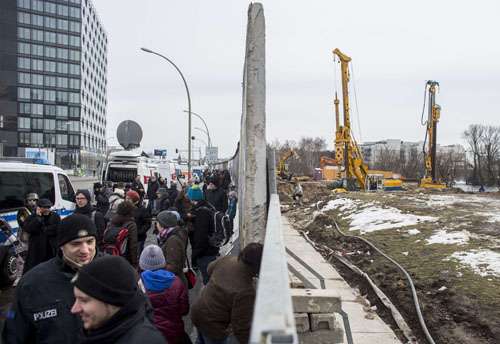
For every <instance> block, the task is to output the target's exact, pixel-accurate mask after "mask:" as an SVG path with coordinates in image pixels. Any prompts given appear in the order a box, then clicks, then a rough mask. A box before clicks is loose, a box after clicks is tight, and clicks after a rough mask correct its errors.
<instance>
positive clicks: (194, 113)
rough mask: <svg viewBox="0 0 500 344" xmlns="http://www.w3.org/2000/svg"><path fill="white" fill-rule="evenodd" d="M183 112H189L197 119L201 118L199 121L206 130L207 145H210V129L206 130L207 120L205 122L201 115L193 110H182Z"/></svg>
mask: <svg viewBox="0 0 500 344" xmlns="http://www.w3.org/2000/svg"><path fill="white" fill-rule="evenodd" d="M184 112H185V113H191V114H192V115H195V116H196V117H198V118H199V119H201V121H202V122H203V125H204V126H205V129H206V130H207V137H208V147H212V139H211V138H210V131H209V130H208V125H207V122H205V120H204V119H203V117H201V115H199V114H197V113H196V112H193V111H191V110H190V111H189V112H188V111H187V110H184Z"/></svg>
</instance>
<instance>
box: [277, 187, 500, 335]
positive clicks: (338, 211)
mask: <svg viewBox="0 0 500 344" xmlns="http://www.w3.org/2000/svg"><path fill="white" fill-rule="evenodd" d="M302 186H303V188H304V199H303V205H302V206H293V205H292V202H291V201H292V200H291V197H290V188H291V186H290V184H287V183H283V182H280V184H279V192H280V199H281V202H282V210H283V212H284V213H285V215H286V216H288V217H289V218H290V219H291V221H290V223H291V224H293V226H294V227H295V228H296V229H298V230H302V231H304V232H306V233H308V236H309V237H310V238H311V239H312V240H313V241H314V242H316V243H317V244H319V245H326V246H327V247H328V248H329V249H331V250H334V251H336V252H337V253H340V254H342V255H343V256H344V257H346V258H348V259H349V260H350V261H351V262H353V263H354V264H355V265H357V266H358V267H359V268H361V269H362V270H364V271H365V272H366V273H368V274H369V275H370V277H371V278H372V279H373V280H374V281H375V283H376V284H377V285H378V286H379V287H380V288H381V289H382V290H383V291H384V292H385V293H386V295H387V296H389V298H390V299H391V301H392V302H393V303H394V304H395V305H396V306H397V307H398V309H399V310H400V312H401V313H402V314H403V316H404V317H405V320H406V321H407V322H408V324H409V325H410V326H411V327H412V329H413V331H414V334H415V335H416V336H417V338H418V339H419V342H420V343H426V341H425V340H424V335H423V332H422V331H421V328H420V326H419V323H418V319H417V317H416V312H415V308H414V305H413V300H412V298H411V293H410V291H409V286H408V284H407V282H406V280H405V278H404V276H403V275H402V274H401V273H400V272H399V271H398V270H397V269H396V268H395V267H394V266H393V265H392V264H391V263H390V262H389V261H387V260H386V259H385V258H383V257H382V256H380V255H379V254H378V253H376V252H374V250H372V249H371V248H370V247H369V246H368V245H366V244H364V243H363V242H361V241H360V240H357V239H354V238H346V237H344V236H342V235H340V234H339V233H338V232H337V231H336V230H335V229H334V228H335V227H334V221H336V222H337V224H338V225H339V227H340V229H341V230H342V231H343V232H345V234H348V235H360V236H362V237H364V238H366V239H368V240H370V241H372V242H373V243H374V244H375V245H376V246H378V247H379V248H380V249H382V250H383V251H384V252H385V253H387V254H389V255H390V256H391V257H392V258H394V259H395V260H397V261H398V262H399V263H400V264H401V265H402V266H403V267H404V268H405V269H406V270H407V271H408V272H409V273H410V275H411V276H412V278H413V280H414V283H415V286H416V289H417V293H418V296H419V299H420V303H421V305H422V311H423V315H424V318H425V321H426V323H427V326H428V328H429V330H430V332H431V334H432V336H433V338H434V340H435V341H436V343H474V344H475V343H478V344H479V343H481V344H482V343H500V259H498V258H499V257H500V194H498V193H488V194H470V193H464V192H461V191H460V190H447V191H444V192H427V191H423V190H420V189H417V188H416V187H412V186H410V187H409V188H408V190H406V191H398V192H376V193H361V192H349V193H343V194H334V193H332V191H331V190H330V189H328V187H327V186H326V185H325V184H322V183H317V182H304V183H303V184H302ZM322 253H325V255H326V254H327V253H328V250H325V251H323V252H322ZM328 258H330V256H329V257H328ZM331 262H332V264H333V265H335V266H336V267H337V269H338V270H339V272H340V273H341V274H342V275H343V276H344V278H345V279H346V280H347V281H348V282H349V283H351V284H352V285H353V286H355V287H358V288H359V289H360V290H361V291H362V292H364V293H367V286H366V284H365V283H364V282H363V281H362V279H360V278H359V277H358V276H357V275H354V274H353V273H352V272H351V271H350V270H349V269H347V268H345V266H343V265H342V264H341V263H340V262H338V261H337V260H335V259H332V260H331ZM377 305H378V308H379V310H380V313H381V314H380V315H381V316H382V318H384V319H387V318H388V317H390V315H389V313H388V312H387V310H384V309H383V306H382V305H381V304H380V303H377ZM396 332H398V331H396ZM398 334H399V335H401V333H398Z"/></svg>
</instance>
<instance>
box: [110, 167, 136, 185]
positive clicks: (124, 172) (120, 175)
mask: <svg viewBox="0 0 500 344" xmlns="http://www.w3.org/2000/svg"><path fill="white" fill-rule="evenodd" d="M135 176H137V169H135V168H118V167H110V168H109V170H108V178H107V180H109V181H112V182H115V183H117V182H123V183H132V182H133V181H134V179H135Z"/></svg>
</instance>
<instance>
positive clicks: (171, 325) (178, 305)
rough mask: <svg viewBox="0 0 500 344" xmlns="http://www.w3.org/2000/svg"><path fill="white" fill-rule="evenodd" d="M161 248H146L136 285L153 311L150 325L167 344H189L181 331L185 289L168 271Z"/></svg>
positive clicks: (186, 309) (186, 300)
mask: <svg viewBox="0 0 500 344" xmlns="http://www.w3.org/2000/svg"><path fill="white" fill-rule="evenodd" d="M168 264H169V262H168V259H167V260H165V257H164V255H163V252H162V250H161V248H160V247H159V246H157V245H148V246H146V247H145V248H144V250H143V251H142V253H141V257H140V259H139V267H140V268H141V270H142V272H141V279H140V284H142V287H143V288H144V292H145V293H146V295H147V297H148V298H149V301H150V302H151V306H152V307H153V320H154V325H155V326H156V328H157V329H158V330H160V332H161V333H162V334H163V336H164V337H165V339H167V342H168V343H169V344H190V343H191V339H190V338H189V336H188V335H187V333H186V332H185V331H184V321H183V320H182V317H183V316H185V315H187V314H188V312H189V297H188V290H187V287H186V285H185V284H184V283H182V281H181V280H180V278H179V276H176V274H175V273H174V272H173V271H171V270H170V269H169V268H168V266H169V265H168Z"/></svg>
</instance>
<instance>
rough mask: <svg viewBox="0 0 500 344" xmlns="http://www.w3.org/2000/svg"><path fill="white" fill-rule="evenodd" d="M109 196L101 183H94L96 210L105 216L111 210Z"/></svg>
mask: <svg viewBox="0 0 500 344" xmlns="http://www.w3.org/2000/svg"><path fill="white" fill-rule="evenodd" d="M109 196H110V195H107V194H106V193H105V191H104V187H103V185H102V184H101V183H94V197H95V202H96V209H97V210H99V211H100V212H101V214H102V215H103V216H104V215H105V214H106V213H107V212H108V209H109Z"/></svg>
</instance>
